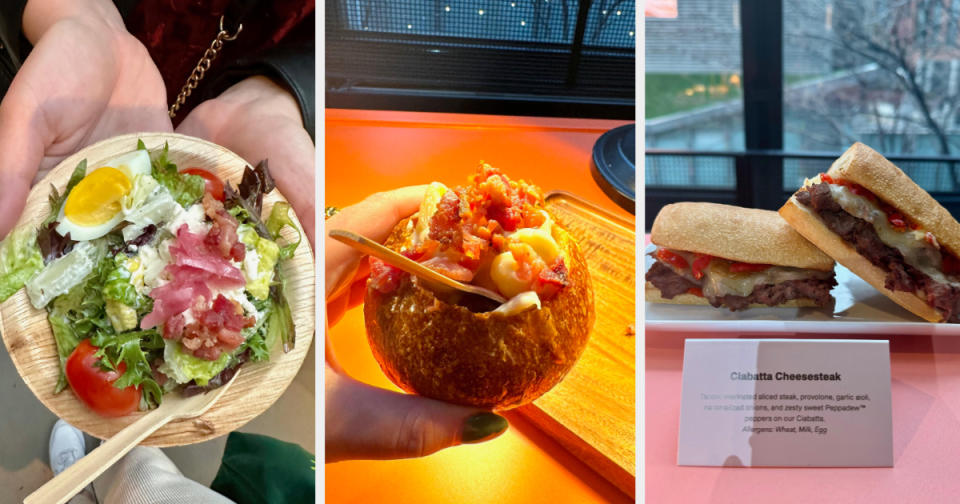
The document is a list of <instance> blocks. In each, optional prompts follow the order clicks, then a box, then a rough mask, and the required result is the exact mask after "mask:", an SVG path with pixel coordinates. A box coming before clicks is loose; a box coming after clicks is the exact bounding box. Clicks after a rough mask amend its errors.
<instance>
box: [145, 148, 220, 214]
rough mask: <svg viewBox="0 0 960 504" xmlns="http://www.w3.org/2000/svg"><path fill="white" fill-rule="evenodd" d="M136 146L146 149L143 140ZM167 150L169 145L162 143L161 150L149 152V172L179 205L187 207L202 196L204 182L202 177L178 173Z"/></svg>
mask: <svg viewBox="0 0 960 504" xmlns="http://www.w3.org/2000/svg"><path fill="white" fill-rule="evenodd" d="M137 148H138V149H141V148H142V149H146V146H144V145H143V141H139V142H138V143H137ZM169 151H170V145H169V144H167V143H164V144H163V150H161V151H159V152H151V153H150V164H151V165H152V167H153V168H152V170H151V173H150V174H151V175H152V176H153V178H154V180H156V181H157V182H159V183H160V185H162V186H164V187H166V188H167V190H168V191H170V195H171V196H173V199H174V200H175V201H176V202H177V203H179V204H180V206H182V207H183V208H188V207H190V205H193V204H194V203H196V202H198V201H200V198H202V197H203V191H204V188H205V187H206V182H205V181H204V180H203V177H200V176H197V175H188V174H185V173H180V172H179V171H178V170H177V165H176V164H174V163H173V162H171V161H170V160H169V159H168V157H167V154H168V153H169Z"/></svg>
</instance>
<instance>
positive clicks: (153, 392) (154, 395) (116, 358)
mask: <svg viewBox="0 0 960 504" xmlns="http://www.w3.org/2000/svg"><path fill="white" fill-rule="evenodd" d="M90 343H92V344H93V346H95V347H98V348H99V350H97V353H96V356H97V357H99V358H100V367H102V368H103V369H104V370H109V371H117V370H118V369H117V368H118V367H119V366H120V363H121V362H122V363H123V364H124V365H126V370H125V371H124V373H123V374H122V375H121V376H120V378H117V381H115V382H114V383H113V386H114V387H117V388H126V387H129V386H131V385H134V386H139V387H140V390H141V391H142V393H143V395H142V397H141V404H140V405H141V409H149V408H152V407H154V406H157V405H159V404H160V402H161V401H162V399H163V392H162V390H161V389H160V385H159V384H157V382H156V380H154V379H153V370H152V369H151V367H150V362H151V361H152V360H153V359H155V358H157V357H159V355H160V351H161V350H162V349H163V348H164V341H163V338H161V337H160V333H159V332H157V330H156V329H148V330H146V331H128V332H124V333H120V334H115V333H113V332H112V331H106V330H101V331H97V333H96V334H94V335H93V337H91V338H90Z"/></svg>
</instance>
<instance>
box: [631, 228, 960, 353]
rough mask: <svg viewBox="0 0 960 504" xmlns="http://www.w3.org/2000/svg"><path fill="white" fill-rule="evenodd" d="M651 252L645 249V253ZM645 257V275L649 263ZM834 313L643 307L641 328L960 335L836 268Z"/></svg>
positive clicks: (952, 327) (959, 331)
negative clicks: (643, 316)
mask: <svg viewBox="0 0 960 504" xmlns="http://www.w3.org/2000/svg"><path fill="white" fill-rule="evenodd" d="M653 250H655V247H654V246H653V245H650V246H649V247H647V250H646V253H647V254H649V253H650V252H653ZM644 257H645V264H646V266H645V267H644V271H646V270H648V269H650V266H651V265H652V264H653V262H654V259H653V258H652V257H650V256H649V255H646V256H644ZM836 274H837V286H836V287H834V288H833V290H832V291H830V293H831V294H833V297H834V298H836V300H837V303H836V305H835V306H834V310H833V313H831V312H830V311H829V310H822V309H818V308H749V309H747V310H743V311H738V312H731V311H730V310H729V309H727V308H714V307H712V306H691V305H675V304H662V303H645V304H646V308H645V310H646V311H645V314H646V317H645V319H646V320H645V322H644V326H645V328H646V330H648V331H658V332H709V333H741V334H746V333H820V334H823V333H828V334H836V335H846V334H886V335H894V334H913V335H937V336H942V335H950V336H960V324H933V323H930V322H925V321H924V320H923V319H921V318H920V317H917V316H916V315H914V314H912V313H910V312H909V311H907V310H906V309H904V308H902V307H901V306H900V305H898V304H897V303H894V302H893V301H891V300H890V298H888V297H886V296H884V295H883V294H881V293H880V292H879V291H878V290H876V289H874V288H873V286H871V285H870V284H868V283H867V282H864V281H863V280H861V279H860V277H858V276H857V275H854V274H853V273H851V272H850V270H848V269H847V268H845V267H843V266H841V265H839V264H837V267H836Z"/></svg>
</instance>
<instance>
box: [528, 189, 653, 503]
mask: <svg viewBox="0 0 960 504" xmlns="http://www.w3.org/2000/svg"><path fill="white" fill-rule="evenodd" d="M546 199H547V206H548V207H549V208H550V210H551V211H553V212H554V214H555V215H556V216H557V219H558V220H559V221H560V223H561V224H562V225H563V226H564V227H565V228H566V229H567V231H569V232H570V234H572V235H573V236H574V237H576V238H577V242H578V243H579V246H580V251H581V252H582V253H583V255H584V257H585V258H586V261H587V264H588V265H589V266H590V276H591V279H592V281H593V294H594V304H595V308H596V314H597V318H596V322H595V323H594V326H593V331H592V332H591V334H590V341H589V343H588V344H587V348H586V350H584V352H583V355H582V356H581V357H580V360H579V361H577V364H576V365H575V366H574V367H573V369H572V370H570V373H569V374H567V376H566V377H565V378H564V379H563V381H561V382H560V383H559V384H558V385H557V386H556V387H554V388H553V389H552V390H550V391H549V392H547V393H546V394H544V395H543V396H542V397H540V398H539V399H537V400H536V401H534V402H533V403H532V404H529V405H527V406H524V407H521V408H519V409H518V410H517V412H518V413H520V414H522V415H523V416H525V417H527V418H528V419H529V420H530V421H532V422H533V423H534V424H536V425H537V426H539V427H540V428H541V429H543V430H544V431H545V432H547V433H548V434H550V435H551V436H552V437H554V438H555V439H556V440H557V441H559V442H560V443H561V444H562V445H563V446H564V447H566V448H567V449H568V450H570V451H571V452H572V453H573V454H574V455H576V456H577V457H578V458H580V459H581V460H583V461H584V462H585V463H586V464H587V465H589V466H590V467H592V468H593V469H594V470H596V471H597V472H598V473H599V474H600V475H602V476H603V477H605V478H607V479H608V480H610V481H611V482H612V483H614V484H615V485H616V486H617V487H618V488H619V489H620V490H622V491H623V492H625V493H626V494H628V495H630V496H631V497H634V498H636V495H635V493H636V491H635V481H636V435H635V434H636V433H635V425H636V423H635V419H636V405H635V398H636V375H635V373H636V362H635V356H636V346H635V344H636V336H635V335H634V332H635V327H636V324H635V322H636V321H635V313H636V298H635V291H636V279H635V267H634V266H635V258H636V255H635V250H636V240H635V233H634V224H633V222H630V221H628V220H626V219H622V218H620V217H617V216H615V215H613V214H610V213H608V212H607V211H606V210H603V209H601V208H600V207H597V206H594V205H593V204H591V203H589V202H586V201H584V200H582V199H580V198H578V197H577V196H574V195H572V194H570V193H565V192H560V191H556V192H552V193H550V194H548V195H547V198H546Z"/></svg>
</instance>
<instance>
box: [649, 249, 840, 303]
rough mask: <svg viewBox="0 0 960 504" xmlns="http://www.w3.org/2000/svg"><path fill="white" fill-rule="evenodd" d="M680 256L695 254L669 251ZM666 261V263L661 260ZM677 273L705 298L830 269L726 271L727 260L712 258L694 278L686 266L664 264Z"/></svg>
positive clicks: (817, 275) (819, 275) (746, 292)
mask: <svg viewBox="0 0 960 504" xmlns="http://www.w3.org/2000/svg"><path fill="white" fill-rule="evenodd" d="M673 252H674V253H676V254H678V255H680V256H681V257H683V258H684V259H685V260H686V261H687V264H693V261H694V260H696V258H697V256H696V254H693V253H690V252H683V251H676V250H674V251H673ZM664 264H667V263H664ZM667 265H668V266H670V267H671V268H673V270H674V271H675V272H677V274H679V275H681V276H683V277H685V278H687V279H689V280H692V281H693V282H694V283H697V284H698V285H700V288H701V290H702V291H703V296H704V297H706V298H708V299H713V298H720V297H723V296H726V295H728V294H729V295H734V296H744V297H746V296H749V295H750V294H751V293H752V292H753V290H754V289H755V288H756V287H757V286H759V285H767V284H778V283H781V282H786V281H789V280H807V279H827V278H829V277H830V275H832V272H830V271H817V270H809V269H803V268H791V267H788V266H771V267H769V268H767V269H765V270H763V271H756V272H742V273H733V272H731V271H730V261H727V260H726V259H722V258H714V259H713V260H712V261H710V264H709V265H708V266H707V267H706V268H704V269H703V277H702V278H700V279H696V278H694V277H693V272H692V271H691V270H690V268H685V269H682V270H681V269H677V268H676V267H674V266H673V265H670V264H667Z"/></svg>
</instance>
